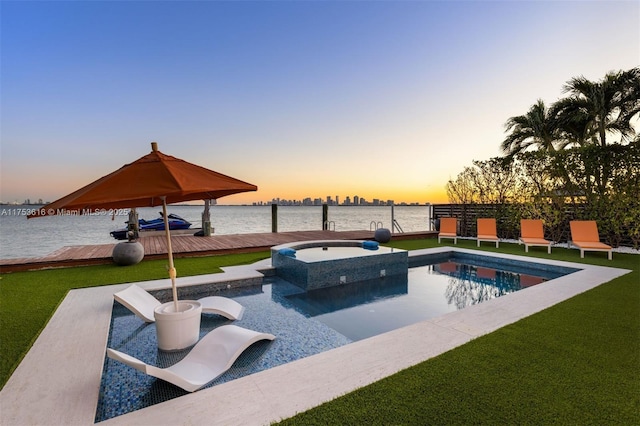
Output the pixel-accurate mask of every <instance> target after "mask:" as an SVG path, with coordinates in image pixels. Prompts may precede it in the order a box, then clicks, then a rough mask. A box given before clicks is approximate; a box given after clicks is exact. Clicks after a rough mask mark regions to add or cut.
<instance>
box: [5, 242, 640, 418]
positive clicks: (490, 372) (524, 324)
mask: <svg viewBox="0 0 640 426" xmlns="http://www.w3.org/2000/svg"><path fill="white" fill-rule="evenodd" d="M391 245H393V246H395V247H400V248H406V249H410V250H413V249H418V248H429V247H434V246H437V245H438V244H437V240H435V239H425V240H406V241H393V242H392V244H391ZM458 246H459V247H464V248H475V241H468V240H462V241H459V242H458ZM482 250H487V251H494V252H496V251H497V252H502V253H510V254H519V255H524V247H522V246H518V245H516V244H501V245H500V249H496V248H495V247H494V246H492V245H489V244H486V245H483V247H482ZM268 255H269V253H268V252H261V253H252V254H244V255H225V256H213V257H207V258H189V259H177V261H176V268H177V269H178V274H179V276H187V275H195V274H204V273H213V272H219V267H220V266H227V265H237V264H246V263H252V262H254V261H256V260H259V259H262V258H265V257H268ZM529 255H530V256H534V257H541V258H548V257H549V255H548V254H547V253H546V249H543V248H532V249H530V253H529ZM551 257H552V258H553V259H557V260H566V261H571V262H587V263H592V264H598V265H604V266H612V267H619V268H625V269H631V270H632V271H633V272H632V273H631V274H627V275H625V276H623V277H620V278H617V279H615V280H613V281H611V282H609V283H607V284H604V285H601V286H599V287H597V288H595V289H593V290H591V291H589V292H586V293H583V294H581V295H578V296H576V297H574V298H572V299H570V300H567V301H565V302H563V303H560V304H558V305H556V306H553V307H551V308H549V309H546V310H544V311H542V312H540V313H538V314H536V315H533V316H531V317H528V318H525V319H523V320H521V321H518V322H517V323H515V324H512V325H509V326H507V327H504V328H502V329H500V330H498V331H496V332H494V333H491V334H488V335H486V336H483V337H480V338H478V339H475V340H473V341H472V342H470V343H468V344H466V345H463V346H461V347H459V348H456V349H454V350H451V351H449V352H446V353H444V354H442V355H440V356H438V357H436V358H433V359H431V360H428V361H425V362H423V363H421V364H418V365H416V366H414V367H411V368H409V369H406V370H404V371H401V372H399V373H398V374H395V375H393V376H391V377H388V378H386V379H384V380H381V381H379V382H376V383H374V384H372V385H369V386H366V387H364V388H361V389H359V390H357V391H355V392H352V393H350V394H347V395H345V396H342V397H340V398H337V399H336V400H334V401H331V402H329V403H326V404H324V405H321V406H320V407H316V408H314V409H312V410H309V411H307V412H305V413H301V414H299V415H297V416H295V417H293V418H291V419H287V420H284V421H283V422H281V424H285V425H289V424H292V425H297V424H300V425H312V424H318V425H320V424H322V425H325V424H364V423H373V424H385V425H387V424H417V425H424V424H456V423H457V424H469V423H473V424H545V423H547V424H580V425H583V424H594V425H596V424H597V425H603V424H620V425H626V424H640V256H638V255H623V254H618V253H614V256H613V259H614V260H613V261H608V260H607V259H606V255H605V254H604V253H587V254H586V259H584V260H582V259H580V257H579V253H578V251H577V250H565V249H557V248H554V249H553V254H552V255H551ZM166 276H167V275H166V261H145V262H142V263H140V264H139V265H135V266H131V267H126V268H123V267H116V266H112V265H102V266H90V267H83V268H68V269H57V270H46V271H35V272H20V273H12V274H3V275H1V276H0V343H1V344H0V362H1V365H0V385H1V386H4V384H5V383H6V381H7V380H8V378H9V376H10V374H11V372H12V371H13V370H14V369H15V367H16V366H17V365H18V363H19V362H20V360H21V359H22V357H23V356H24V354H25V353H26V352H27V351H28V349H29V347H30V346H31V344H32V343H33V341H34V340H35V339H36V338H37V336H38V334H39V333H40V331H41V330H42V329H43V328H44V326H45V325H46V323H47V321H48V320H49V318H50V317H51V315H52V314H53V312H54V311H55V309H56V307H57V306H58V305H59V304H60V302H61V301H62V299H63V298H64V296H65V295H66V293H67V291H68V290H70V289H73V288H81V287H91V286H98V285H106V284H114V283H122V282H131V281H139V280H149V279H157V278H165V277H166Z"/></svg>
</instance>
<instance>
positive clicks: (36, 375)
mask: <svg viewBox="0 0 640 426" xmlns="http://www.w3.org/2000/svg"><path fill="white" fill-rule="evenodd" d="M450 251H457V252H462V253H469V254H475V255H482V256H489V257H496V258H507V259H512V260H515V261H518V260H520V261H528V262H535V263H544V264H549V265H557V266H567V267H573V268H578V269H580V271H578V272H575V273H573V274H570V275H567V276H564V277H560V278H557V279H555V280H551V281H547V282H544V283H542V284H538V285H536V286H532V287H529V288H527V289H524V290H521V291H518V292H515V293H511V294H508V295H505V296H502V297H500V298H497V299H492V300H490V301H487V302H484V303H481V304H479V305H473V306H470V307H468V308H465V309H464V310H461V311H456V312H451V313H448V314H445V315H442V316H439V317H436V318H433V319H430V320H426V321H422V322H419V323H416V324H413V325H410V326H407V327H403V328H400V329H397V330H394V331H391V332H388V333H384V334H381V335H378V336H374V337H371V338H368V339H364V340H361V341H358V342H355V343H351V344H349V345H346V346H343V347H340V348H337V349H333V350H330V351H327V352H323V353H320V354H317V355H314V356H311V357H307V358H304V359H300V360H297V361H294V362H291V363H288V364H284V365H281V366H278V367H274V368H271V369H269V370H265V371H261V372H259V373H256V374H252V375H250V376H246V377H243V378H240V379H237V380H233V381H231V382H227V383H224V384H221V385H218V386H214V387H212V388H207V389H203V390H201V391H198V392H195V393H192V394H189V395H186V396H183V397H180V398H175V399H172V400H170V401H167V402H164V403H161V404H157V405H154V406H151V407H147V408H144V409H141V410H138V411H135V412H132V413H128V414H125V415H122V416H118V417H115V418H112V419H109V420H106V421H104V422H101V423H100V424H104V425H128V424H208V425H213V424H243V425H263V424H270V423H272V422H275V421H278V420H281V419H284V418H288V417H291V416H293V415H295V414H296V413H298V412H302V411H305V410H308V409H309V408H312V407H314V406H317V405H320V404H322V403H324V402H326V401H329V400H331V399H334V398H336V397H338V396H340V395H343V394H345V393H348V392H350V391H353V390H355V389H357V388H360V387H362V386H365V385H367V384H370V383H373V382H375V381H378V380H380V379H382V378H384V377H387V376H390V375H392V374H394V373H396V372H398V371H400V370H402V369H405V368H407V367H410V366H412V365H415V364H418V363H420V362H422V361H425V360H427V359H429V358H432V357H434V356H437V355H439V354H441V353H443V352H446V351H448V350H450V349H453V348H455V347H457V346H460V345H462V344H464V343H466V342H468V341H470V340H473V339H475V338H476V337H479V336H482V335H484V334H487V333H490V332H492V331H495V330H497V329H499V328H501V327H503V326H505V325H508V324H511V323H513V322H516V321H518V320H520V319H522V318H525V317H527V316H529V315H532V314H534V313H536V312H539V311H541V310H543V309H546V308H548V307H550V306H553V305H555V304H556V303H559V302H561V301H564V300H566V299H569V298H571V297H573V296H575V295H577V294H580V293H583V292H585V291H587V290H590V289H592V288H594V287H597V286H598V285H600V284H603V283H605V282H608V281H611V280H612V279H614V278H617V277H619V276H622V275H625V274H626V273H628V272H630V271H629V270H626V269H619V268H612V267H606V266H596V265H589V264H582V263H573V262H563V261H556V260H551V259H544V258H539V257H527V256H517V255H507V254H501V253H491V252H485V251H478V250H471V249H461V248H456V247H452V246H443V247H437V248H431V249H422V250H413V251H410V252H409V256H411V257H413V256H421V255H425V254H436V253H443V252H450ZM269 269H270V259H266V260H264V261H261V262H257V263H256V264H253V265H248V266H239V267H229V268H223V270H224V273H222V274H211V275H201V276H196V277H183V278H178V286H191V285H197V284H202V283H222V282H227V281H230V280H246V279H248V280H250V279H255V278H256V277H260V276H262V274H263V273H266V274H268V273H269ZM137 284H138V285H140V286H141V287H143V288H145V289H147V290H156V289H166V288H168V287H169V286H170V281H169V280H168V279H163V280H154V281H146V282H141V283H137ZM128 285H130V284H119V285H112V286H103V287H94V288H88V289H78V290H71V291H70V292H69V293H68V294H67V296H66V297H65V299H64V300H63V301H62V303H61V304H60V306H59V307H58V309H57V310H56V312H55V313H54V315H53V316H52V318H51V320H50V321H49V323H48V324H47V325H46V327H45V329H44V330H43V331H42V333H41V334H40V336H38V338H37V340H36V341H35V343H34V344H33V346H32V348H31V349H30V350H29V352H28V353H27V355H26V356H25V358H24V360H23V361H22V363H20V365H19V366H18V367H17V369H16V370H15V372H14V373H13V375H12V376H11V378H10V379H9V380H8V381H7V383H6V385H5V386H4V388H3V389H2V390H1V391H0V419H1V422H2V424H6V425H26V424H30V425H36V424H37V425H49V424H50V425H58V424H67V425H76V424H77V425H86V424H92V423H94V419H95V414H96V407H97V403H98V397H99V389H100V380H101V374H102V368H103V364H104V357H105V347H106V342H107V337H108V332H109V324H110V320H111V311H112V305H113V293H115V292H117V291H119V290H121V289H124V288H126V287H127V286H128Z"/></svg>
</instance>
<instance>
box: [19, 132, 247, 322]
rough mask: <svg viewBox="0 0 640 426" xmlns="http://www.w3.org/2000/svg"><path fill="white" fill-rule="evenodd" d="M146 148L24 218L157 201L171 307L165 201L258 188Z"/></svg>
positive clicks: (155, 147)
mask: <svg viewBox="0 0 640 426" xmlns="http://www.w3.org/2000/svg"><path fill="white" fill-rule="evenodd" d="M151 149H152V150H151V153H150V154H147V155H145V156H144V157H142V158H140V159H138V160H136V161H134V162H133V163H130V164H126V165H124V166H122V167H121V168H120V169H118V170H116V171H115V172H113V173H110V174H108V175H106V176H104V177H102V178H100V179H98V180H96V181H95V182H93V183H90V184H89V185H87V186H85V187H83V188H80V189H78V190H77V191H75V192H73V193H71V194H69V195H67V196H65V197H62V198H60V199H59V200H56V201H54V202H52V203H50V204H47V205H46V206H44V207H42V208H41V209H38V212H37V213H35V214H33V215H30V216H27V217H28V218H32V217H42V216H51V215H56V214H66V213H69V212H71V211H73V212H76V213H77V214H90V213H94V212H99V211H101V210H103V209H119V208H132V207H155V206H159V205H162V210H163V216H164V222H165V223H164V225H165V226H164V227H165V232H166V237H167V252H168V257H169V277H170V278H171V285H172V287H173V300H174V303H175V310H176V312H177V311H178V295H177V290H176V283H175V278H176V270H175V268H174V266H173V252H172V249H171V234H170V233H169V223H168V219H167V217H168V215H167V204H172V203H178V202H181V201H192V200H210V199H217V198H220V197H224V196H225V195H231V194H237V193H240V192H246V191H256V190H257V189H258V187H257V186H255V185H252V184H250V183H247V182H243V181H241V180H238V179H235V178H232V177H229V176H226V175H223V174H221V173H218V172H214V171H213V170H209V169H206V168H204V167H201V166H198V165H195V164H192V163H188V162H186V161H184V160H180V159H178V158H176V157H172V156H170V155H165V154H163V153H161V152H160V151H158V144H157V143H156V142H151Z"/></svg>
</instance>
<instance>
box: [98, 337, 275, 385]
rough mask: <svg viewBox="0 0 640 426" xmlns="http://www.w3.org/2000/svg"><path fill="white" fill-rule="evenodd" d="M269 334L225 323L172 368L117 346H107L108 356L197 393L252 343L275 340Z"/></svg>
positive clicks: (204, 338) (229, 366) (227, 367)
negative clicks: (154, 363) (153, 363)
mask: <svg viewBox="0 0 640 426" xmlns="http://www.w3.org/2000/svg"><path fill="white" fill-rule="evenodd" d="M275 338H276V337H275V336H274V335H273V334H269V333H260V332H257V331H253V330H249V329H246V328H242V327H238V326H237V325H223V326H221V327H218V328H216V329H214V330H212V331H210V332H209V333H207V335H206V336H204V337H203V338H202V339H200V341H199V342H198V343H196V344H195V346H194V347H193V349H191V352H189V353H188V354H187V356H185V357H184V358H183V359H182V360H181V361H179V362H178V363H176V364H174V365H172V366H171V367H168V368H158V367H155V366H153V365H149V364H145V363H144V362H142V361H140V360H139V359H137V358H134V357H132V356H130V355H127V354H125V353H122V352H119V351H117V350H115V349H111V348H107V356H108V357H109V358H111V359H114V360H117V361H120V362H122V363H124V364H127V365H128V366H129V367H132V368H135V369H136V370H139V371H142V372H143V373H145V374H147V375H149V376H153V377H156V378H158V379H162V380H165V381H167V382H169V383H173V384H174V385H176V386H178V387H181V388H182V389H184V390H186V391H187V392H195V391H197V390H198V389H200V388H201V387H203V386H204V385H206V384H207V383H209V382H211V381H212V380H214V379H215V378H216V377H218V376H220V375H221V374H222V373H224V372H225V371H227V370H228V369H229V368H231V366H232V365H233V363H234V362H235V360H236V359H237V358H238V357H239V356H240V354H242V352H244V350H245V349H247V348H248V347H249V346H251V345H252V344H254V343H255V342H257V341H259V340H265V339H266V340H273V339H275Z"/></svg>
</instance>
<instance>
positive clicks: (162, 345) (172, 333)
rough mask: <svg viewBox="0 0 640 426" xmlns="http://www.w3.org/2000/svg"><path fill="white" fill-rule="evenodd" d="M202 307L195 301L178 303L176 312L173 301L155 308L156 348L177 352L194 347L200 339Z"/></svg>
mask: <svg viewBox="0 0 640 426" xmlns="http://www.w3.org/2000/svg"><path fill="white" fill-rule="evenodd" d="M201 315H202V305H201V304H200V302H198V301H196V300H180V301H178V312H176V310H175V305H174V303H173V301H171V302H167V303H163V304H162V305H160V306H158V307H156V309H155V310H154V312H153V316H154V317H155V319H156V333H157V335H158V348H159V349H160V350H163V351H178V350H181V349H185V348H188V347H190V346H193V345H195V344H196V343H197V342H198V338H199V337H200V317H201Z"/></svg>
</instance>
